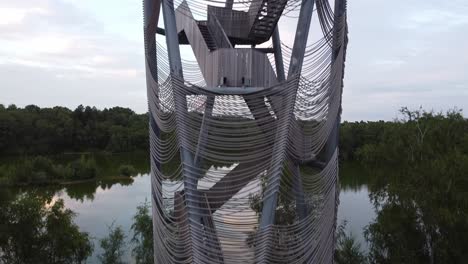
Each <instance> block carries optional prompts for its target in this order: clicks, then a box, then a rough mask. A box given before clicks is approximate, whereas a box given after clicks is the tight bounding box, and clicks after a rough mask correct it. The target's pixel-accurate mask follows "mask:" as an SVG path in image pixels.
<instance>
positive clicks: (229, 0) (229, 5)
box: [225, 0, 234, 9]
mask: <svg viewBox="0 0 468 264" xmlns="http://www.w3.org/2000/svg"><path fill="white" fill-rule="evenodd" d="M233 5H234V0H226V5H225V7H226V8H229V9H232V6H233Z"/></svg>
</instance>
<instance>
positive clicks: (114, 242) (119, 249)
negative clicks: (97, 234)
mask: <svg viewBox="0 0 468 264" xmlns="http://www.w3.org/2000/svg"><path fill="white" fill-rule="evenodd" d="M99 245H100V246H101V248H102V249H103V250H104V252H103V253H102V254H101V255H99V260H100V261H101V263H103V264H122V263H125V262H124V261H123V259H122V258H123V255H124V252H125V249H124V246H125V234H124V231H123V230H122V227H120V226H117V227H114V226H113V224H112V225H111V226H109V235H108V236H107V237H105V238H103V239H101V240H99Z"/></svg>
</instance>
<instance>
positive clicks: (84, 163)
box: [67, 155, 97, 180]
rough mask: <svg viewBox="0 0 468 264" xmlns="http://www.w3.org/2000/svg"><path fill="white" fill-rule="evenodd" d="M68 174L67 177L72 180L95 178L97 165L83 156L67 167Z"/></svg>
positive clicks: (91, 159)
mask: <svg viewBox="0 0 468 264" xmlns="http://www.w3.org/2000/svg"><path fill="white" fill-rule="evenodd" d="M68 168H69V170H70V172H69V173H68V175H67V176H69V177H70V179H72V180H86V179H91V178H94V177H96V175H97V165H96V161H95V160H94V159H93V158H86V157H85V156H84V155H83V156H81V158H80V159H79V160H76V161H74V162H72V163H71V164H69V165H68Z"/></svg>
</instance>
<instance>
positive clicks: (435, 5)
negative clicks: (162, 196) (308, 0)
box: [0, 0, 468, 120]
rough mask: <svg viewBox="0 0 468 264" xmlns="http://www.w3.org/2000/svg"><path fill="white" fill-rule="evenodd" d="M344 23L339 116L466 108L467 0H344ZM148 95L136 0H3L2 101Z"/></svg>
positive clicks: (86, 101)
mask: <svg viewBox="0 0 468 264" xmlns="http://www.w3.org/2000/svg"><path fill="white" fill-rule="evenodd" d="M348 24H349V38H350V42H349V46H348V58H347V63H346V73H345V88H344V94H343V119H345V120H379V119H384V120H391V119H393V118H395V117H396V115H397V110H398V109H399V108H400V107H401V106H409V107H412V108H417V107H419V106H420V105H422V106H423V107H424V108H425V109H434V110H437V111H439V110H447V109H449V108H453V107H454V106H457V107H458V108H462V109H465V110H464V113H465V116H467V113H468V111H467V110H468V1H466V0H450V1H440V0H439V1H435V0H400V1H390V0H348ZM280 30H282V38H283V40H285V38H287V36H288V35H292V34H294V33H293V32H287V28H286V29H285V28H283V29H280ZM146 102H147V99H146V87H145V74H144V59H143V33H142V0H29V1H25V0H0V103H2V104H5V105H8V104H12V103H14V104H16V105H18V106H25V105H27V104H36V105H39V106H55V105H62V106H67V107H69V108H73V109H74V108H75V107H76V106H77V105H79V104H83V105H94V106H97V107H98V108H104V107H111V106H117V105H118V106H126V107H130V108H132V109H133V110H135V111H136V112H139V113H141V112H145V111H146V107H147V103H146Z"/></svg>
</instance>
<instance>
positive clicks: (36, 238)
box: [0, 194, 93, 264]
mask: <svg viewBox="0 0 468 264" xmlns="http://www.w3.org/2000/svg"><path fill="white" fill-rule="evenodd" d="M46 204H47V201H46V200H44V199H43V198H41V197H38V196H35V195H32V194H23V195H20V196H19V197H18V198H17V199H16V200H13V201H11V202H5V203H0V262H1V263H6V264H8V263H26V264H29V263H31V264H33V263H38V264H41V263H52V264H54V263H57V264H59V263H60V264H62V263H63V264H65V263H82V262H84V261H85V260H86V259H87V258H88V257H89V256H90V255H91V253H92V251H93V247H92V243H91V240H90V237H89V235H88V233H84V232H80V231H79V228H78V226H77V225H76V224H75V223H74V222H73V218H74V217H75V214H74V213H73V212H72V211H71V210H69V209H65V207H64V203H63V200H58V201H56V202H55V203H54V204H53V205H52V206H45V205H46Z"/></svg>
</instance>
